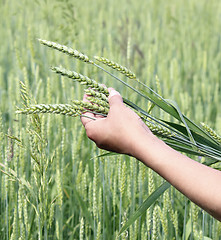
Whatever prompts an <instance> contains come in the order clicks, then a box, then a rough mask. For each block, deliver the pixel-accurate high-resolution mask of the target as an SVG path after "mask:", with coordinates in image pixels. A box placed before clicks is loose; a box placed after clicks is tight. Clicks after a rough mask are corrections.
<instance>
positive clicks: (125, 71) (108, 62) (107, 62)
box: [94, 56, 138, 81]
mask: <svg viewBox="0 0 221 240" xmlns="http://www.w3.org/2000/svg"><path fill="white" fill-rule="evenodd" d="M94 58H95V59H96V60H97V61H99V62H101V63H103V64H105V65H107V66H108V67H111V68H112V69H115V70H117V71H118V72H120V73H122V74H123V75H125V76H126V77H128V78H130V79H134V80H137V81H138V79H137V77H136V75H135V73H133V72H132V71H131V70H129V69H128V68H126V67H123V66H121V65H120V64H118V63H116V62H113V61H111V60H109V59H107V58H104V57H98V56H94Z"/></svg>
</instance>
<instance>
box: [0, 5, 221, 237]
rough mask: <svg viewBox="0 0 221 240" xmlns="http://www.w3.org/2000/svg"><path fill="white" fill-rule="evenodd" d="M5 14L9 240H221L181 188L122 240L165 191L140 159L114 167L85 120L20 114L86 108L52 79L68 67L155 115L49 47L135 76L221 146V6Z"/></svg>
mask: <svg viewBox="0 0 221 240" xmlns="http://www.w3.org/2000/svg"><path fill="white" fill-rule="evenodd" d="M0 9H1V10H0V11H1V17H0V19H1V21H0V33H1V38H0V53H1V54H0V149H1V152H0V170H1V171H0V239H3V240H9V239H19V240H23V239H25V240H26V239H33V240H34V239H39V240H40V239H44V240H45V239H59V240H60V239H65V240H66V239H80V240H83V239H88V240H89V239H97V240H99V239H103V240H109V239H110V240H112V239H130V240H135V239H137V240H140V239H141V240H143V239H148V240H153V239H159V240H161V239H165V240H167V239H182V240H189V239H193V240H195V239H205V240H209V239H210V240H218V239H221V224H220V222H218V221H217V220H215V219H214V218H212V217H211V216H210V215H209V214H207V213H206V212H204V211H203V210H201V209H200V208H199V207H198V206H196V205H195V204H193V203H192V202H191V201H190V200H188V199H187V198H186V197H184V196H183V195H182V194H181V193H179V192H178V191H177V190H176V189H174V188H172V187H170V188H169V189H168V190H167V191H165V192H164V194H163V195H162V196H161V197H160V198H159V199H157V201H156V202H155V203H154V204H153V205H151V207H150V208H148V210H147V211H146V212H144V213H143V215H142V216H141V217H140V218H138V219H137V220H136V221H135V222H134V223H133V224H132V225H131V226H130V227H129V228H128V229H127V230H126V231H124V232H123V233H122V234H121V235H120V236H119V235H118V233H119V231H120V229H121V227H122V226H123V225H124V223H125V222H126V221H127V220H128V218H129V217H130V216H131V215H132V214H133V213H134V212H135V210H136V209H138V207H139V206H140V205H141V204H142V202H143V201H144V200H145V199H146V198H147V197H148V196H149V195H150V194H151V193H153V192H154V191H155V189H156V188H157V187H158V186H160V185H161V184H162V182H163V181H164V180H163V179H162V178H161V177H160V176H158V175H157V174H156V173H155V172H153V171H152V170H151V169H148V168H147V167H145V166H144V165H143V164H142V163H140V162H138V161H137V160H136V159H133V158H131V157H129V156H122V155H113V156H109V155H107V156H105V153H106V152H105V151H102V150H99V149H98V148H96V146H95V144H94V143H92V142H91V141H89V140H88V138H87V137H86V134H85V131H84V129H83V127H82V125H81V122H80V119H79V118H78V117H77V118H73V117H71V116H59V115H50V114H39V115H38V114H33V115H27V116H26V115H20V114H17V113H16V110H17V108H22V107H24V106H26V105H27V104H45V103H47V104H69V103H71V101H72V100H74V99H79V100H81V99H82V97H83V92H84V91H83V86H82V85H80V84H78V83H74V82H73V81H71V80H70V79H68V78H66V77H65V76H59V75H56V74H54V73H53V71H51V69H50V68H51V66H59V65H62V66H65V67H66V68H67V69H70V70H73V71H77V72H79V73H81V74H84V75H87V76H88V77H90V78H92V79H95V80H96V81H97V82H99V83H104V84H105V85H106V86H108V87H114V88H116V89H117V90H118V91H119V92H120V93H121V94H123V95H124V96H126V97H127V96H130V99H131V100H133V102H135V103H139V104H140V105H141V106H142V107H143V108H145V109H147V108H148V107H149V105H148V103H147V102H145V101H143V100H141V99H139V98H138V97H137V95H136V94H134V93H133V92H132V91H130V90H128V89H127V88H125V86H123V85H122V84H120V83H119V82H117V81H115V80H113V79H111V78H110V77H109V76H108V75H105V74H103V73H102V72H101V71H99V69H96V68H93V67H92V66H90V65H86V64H84V63H82V62H81V61H78V60H76V59H73V58H71V57H69V56H64V55H63V54H61V53H59V52H56V51H53V50H51V49H48V48H45V47H44V46H42V45H41V44H40V43H39V41H38V39H39V38H40V39H47V40H50V41H55V42H58V43H61V44H65V45H67V46H69V47H72V48H74V49H78V50H79V51H81V52H82V53H85V54H87V55H88V56H89V57H91V56H95V55H97V56H104V57H106V58H108V59H111V60H113V61H116V62H118V63H119V64H121V65H122V66H126V67H128V68H129V69H131V70H132V71H133V72H134V73H136V76H137V77H138V78H139V80H140V81H143V82H144V83H145V84H146V85H148V86H150V87H151V88H153V89H154V90H155V91H156V92H158V93H159V94H161V95H162V96H163V97H164V98H166V99H172V100H174V101H176V102H177V104H178V105H179V107H180V109H181V110H182V112H183V113H184V114H185V115H186V116H188V117H189V118H190V119H192V120H194V121H195V122H197V123H200V122H203V123H206V124H208V125H209V126H211V127H212V128H213V129H214V130H215V131H216V132H217V133H218V134H220V133H221V108H220V103H221V94H220V92H221V80H220V76H221V51H220V48H221V32H220V29H221V3H220V1H218V0H211V1H205V0H202V1H196V0H186V1H184V0H171V1H163V0H155V1H153V0H152V1H151V0H148V1H141V0H136V1H135V0H129V1H128V0H127V1H126V0H122V1H117V0H109V1H101V0H95V1H90V0H84V1H76V0H72V1H71V0H63V1H62V0H55V1H49V0H34V1H28V0H23V1H15V0H11V1H9V0H1V1H0ZM125 81H128V82H130V84H133V85H134V86H136V84H137V83H136V81H134V82H133V80H130V79H128V80H125ZM153 112H154V114H157V115H158V116H159V117H160V118H162V119H165V120H167V119H168V116H167V115H165V114H164V113H163V112H161V111H159V110H158V109H153ZM102 154H104V155H102ZM99 155H101V157H97V156H99ZM193 158H194V159H195V160H199V158H197V157H193ZM200 160H201V159H200ZM216 167H217V168H220V164H217V165H216Z"/></svg>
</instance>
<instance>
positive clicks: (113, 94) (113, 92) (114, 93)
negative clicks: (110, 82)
mask: <svg viewBox="0 0 221 240" xmlns="http://www.w3.org/2000/svg"><path fill="white" fill-rule="evenodd" d="M115 95H119V96H120V93H119V92H117V91H116V90H111V91H110V94H109V98H111V97H113V96H115Z"/></svg>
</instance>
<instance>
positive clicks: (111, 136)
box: [81, 88, 154, 157]
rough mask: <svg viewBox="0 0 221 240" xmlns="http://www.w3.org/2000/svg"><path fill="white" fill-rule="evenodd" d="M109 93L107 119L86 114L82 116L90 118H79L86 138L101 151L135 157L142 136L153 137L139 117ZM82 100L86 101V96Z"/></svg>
mask: <svg viewBox="0 0 221 240" xmlns="http://www.w3.org/2000/svg"><path fill="white" fill-rule="evenodd" d="M109 93H110V94H109V98H108V101H109V105H110V110H109V113H108V115H107V117H101V116H100V115H95V114H93V113H91V112H87V113H85V114H84V115H86V116H88V117H90V118H86V117H82V118H81V121H82V123H83V125H84V127H85V129H86V133H87V136H88V137H89V138H90V139H91V140H93V141H94V142H95V143H96V144H97V146H98V147H100V148H102V149H106V150H109V151H114V152H118V153H126V154H129V155H132V156H135V155H136V154H135V152H134V150H135V149H134V147H135V146H136V142H137V141H140V139H141V137H142V136H143V135H147V134H148V135H150V136H151V137H154V135H153V134H152V133H151V131H150V130H149V129H148V127H147V126H146V125H145V124H144V122H143V121H142V120H141V119H140V117H139V116H138V115H137V114H136V113H135V112H134V111H132V110H131V109H130V108H128V107H127V106H125V105H124V103H123V100H122V97H121V95H120V94H119V93H118V92H117V91H115V90H114V89H113V88H109ZM84 100H85V101H87V98H86V96H85V97H84ZM92 118H95V119H96V121H94V120H93V119H92ZM135 157H136V156H135Z"/></svg>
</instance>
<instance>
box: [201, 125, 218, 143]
mask: <svg viewBox="0 0 221 240" xmlns="http://www.w3.org/2000/svg"><path fill="white" fill-rule="evenodd" d="M201 125H202V127H203V129H204V130H206V131H207V132H208V133H209V135H210V136H211V137H212V138H214V139H215V140H216V141H217V142H218V143H220V144H221V137H220V136H219V135H218V134H217V133H216V132H215V131H214V130H213V129H212V128H211V127H209V126H208V125H207V124H205V123H203V122H201Z"/></svg>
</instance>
